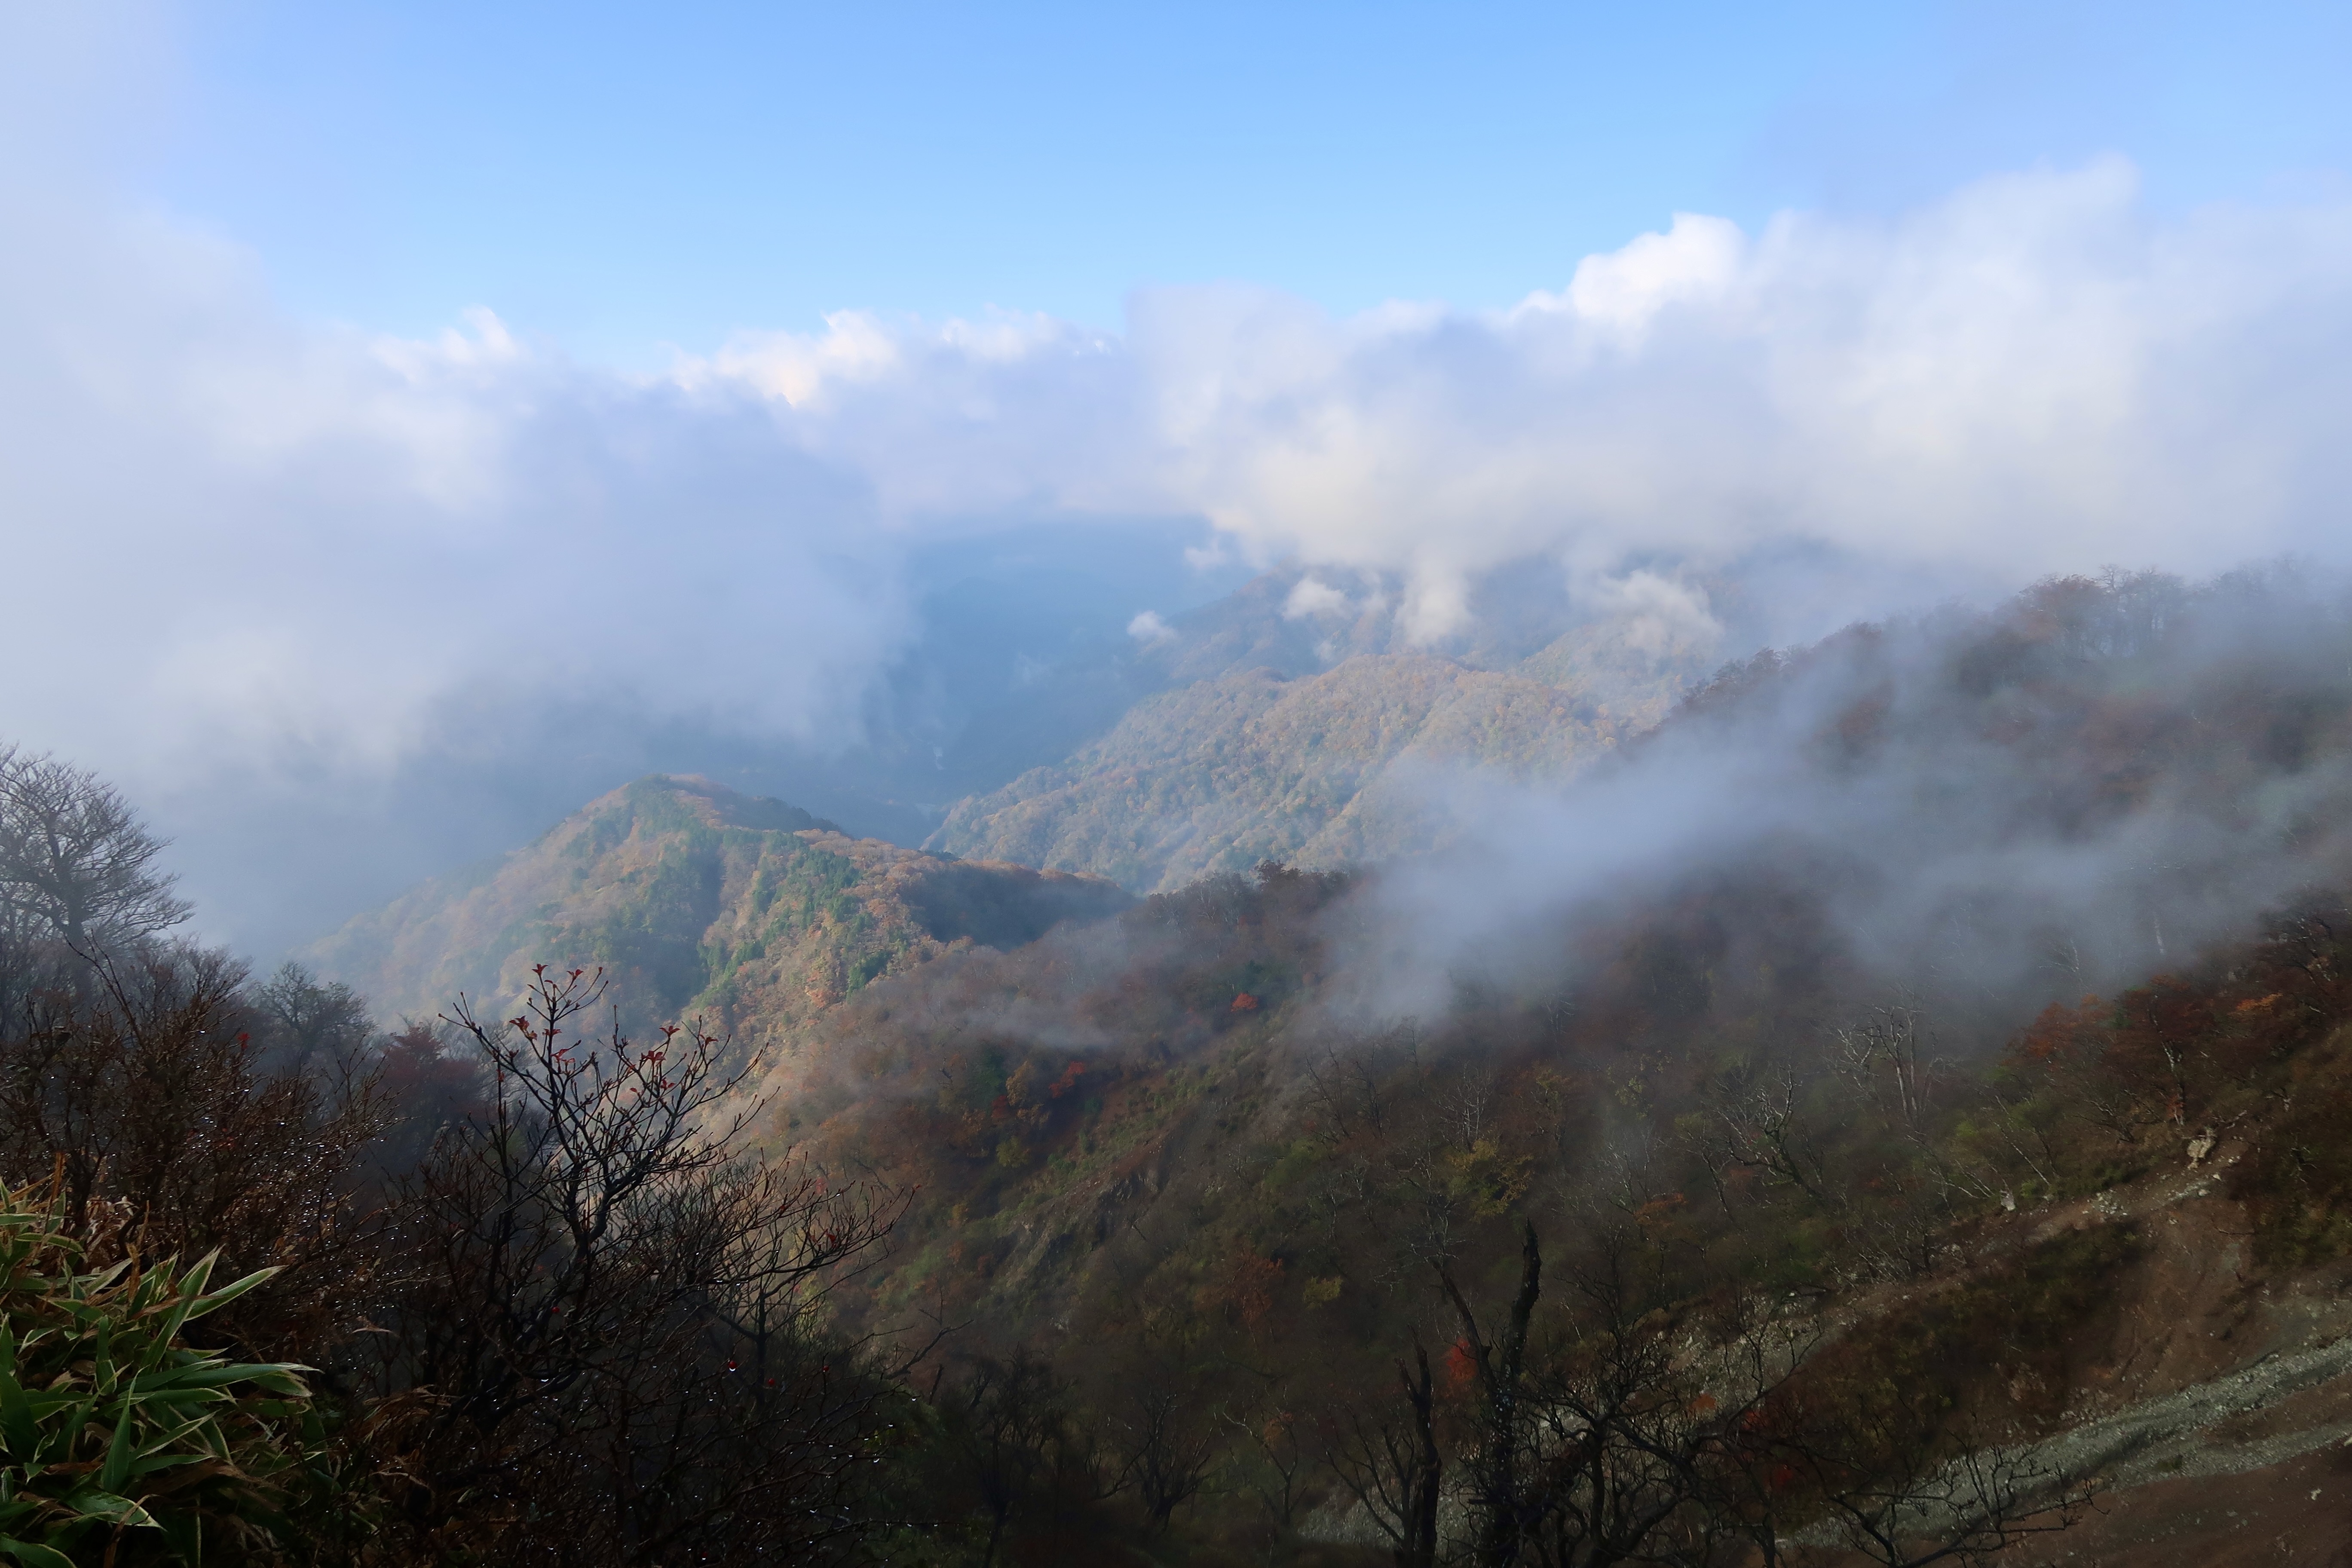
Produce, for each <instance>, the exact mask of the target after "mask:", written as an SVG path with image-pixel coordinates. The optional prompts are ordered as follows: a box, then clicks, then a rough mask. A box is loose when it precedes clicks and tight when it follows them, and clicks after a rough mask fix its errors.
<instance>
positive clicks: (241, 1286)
mask: <svg viewBox="0 0 2352 1568" xmlns="http://www.w3.org/2000/svg"><path fill="white" fill-rule="evenodd" d="M201 1267H202V1268H203V1270H204V1273H205V1275H206V1276H209V1275H210V1274H211V1272H212V1258H209V1257H207V1258H205V1261H204V1263H203V1264H202V1265H201ZM283 1272H284V1270H283V1269H282V1268H257V1269H255V1270H254V1271H253V1272H252V1273H250V1274H248V1275H247V1276H246V1277H245V1278H244V1279H239V1280H238V1281H236V1283H235V1284H233V1285H225V1286H223V1287H222V1288H221V1289H217V1290H215V1291H214V1292H213V1293H212V1294H211V1295H209V1296H198V1297H197V1298H196V1300H194V1302H192V1303H191V1304H190V1306H189V1308H188V1315H187V1317H186V1318H185V1319H184V1320H182V1321H185V1322H193V1321H195V1320H196V1319H198V1318H201V1317H203V1316H204V1315H205V1313H206V1312H210V1311H215V1310H218V1309H219V1308H222V1307H226V1306H227V1305H228V1304H229V1303H230V1302H231V1301H234V1300H236V1299H237V1298H238V1297H239V1296H242V1295H244V1294H245V1293H246V1292H247V1290H250V1289H253V1288H254V1287H255V1286H257V1285H259V1284H262V1283H264V1282H265V1281H267V1280H269V1279H275V1278H276V1277H277V1276H278V1275H279V1274H281V1273H283ZM191 1278H192V1279H194V1278H195V1277H194V1276H193V1275H192V1276H191ZM201 1288H202V1280H201V1279H198V1280H197V1283H196V1285H195V1286H194V1287H193V1288H192V1293H193V1290H194V1289H201Z"/></svg>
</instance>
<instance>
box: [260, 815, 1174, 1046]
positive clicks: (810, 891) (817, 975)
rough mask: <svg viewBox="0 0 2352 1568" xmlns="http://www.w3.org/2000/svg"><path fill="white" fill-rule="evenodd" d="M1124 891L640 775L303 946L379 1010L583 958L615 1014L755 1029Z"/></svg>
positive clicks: (484, 992)
mask: <svg viewBox="0 0 2352 1568" xmlns="http://www.w3.org/2000/svg"><path fill="white" fill-rule="evenodd" d="M1128 902H1129V900H1128V899H1127V897H1126V895H1124V894H1122V893H1121V892H1119V890H1118V889H1116V888H1114V887H1112V886H1110V885H1109V884H1108V883H1106V882H1102V881H1098V880H1096V879H1089V878H1084V877H1074V876H1068V875H1065V874H1062V873H1058V872H1040V871H1036V870H1033V869H1031V868H1027V867H1022V866H1005V865H992V864H986V863H982V862H972V861H959V860H955V859H952V858H941V857H939V856H934V855H926V854H923V853H921V852H919V851H917V850H911V849H903V848H900V847H898V846H896V845H891V844H885V843H882V842H880V841H878V840H874V839H853V838H849V837H845V836H844V835H843V834H842V833H841V832H839V831H838V830H837V829H835V827H834V826H833V825H832V824H830V823H827V822H823V821H820V820H819V819H817V818H815V817H813V816H810V815H809V814H808V813H807V812H804V811H802V810H800V809H798V808H797V807H794V806H791V805H785V804H784V803H783V802H782V801H776V800H764V799H755V798H753V797H751V796H746V795H738V794H736V793H735V792H733V791H731V790H728V789H725V788H723V787H721V786H719V785H717V784H711V783H709V781H708V780H703V779H698V778H677V777H668V776H664V775H656V776H653V777H650V778H645V779H640V780H638V781H637V782H636V783H635V784H629V785H627V786H625V787H624V788H622V789H618V790H615V791H614V792H613V793H612V794H610V795H605V796H604V797H603V798H602V799H599V800H596V801H593V802H591V803H590V804H589V805H586V806H584V807H583V808H582V809H581V810H580V811H578V812H576V813H574V814H573V815H572V816H570V817H567V818H566V819H565V820H564V821H563V822H562V823H560V824H558V825H557V826H555V827H553V828H551V830H549V831H548V832H547V833H546V834H545V835H543V836H541V837H540V838H539V839H538V840H537V841H536V842H535V843H533V844H531V845H530V846H528V847H524V848H522V849H519V850H517V851H515V852H514V853H513V854H511V855H509V856H506V857H504V858H501V859H499V860H498V861H496V862H493V863H490V864H488V865H485V866H481V867H478V868H475V869H474V871H473V872H472V873H471V874H469V875H460V876H457V877H449V878H443V879H438V880H436V881H432V882H428V883H426V884H425V885H424V886H422V887H420V888H418V889H415V890H414V891H412V892H409V893H407V894H404V896H402V897H401V898H399V899H397V900H394V901H393V902H392V903H391V904H389V905H387V906H385V907H384V908H383V909H382V910H377V911H375V912H373V913H371V914H367V915H362V916H361V917H360V918H359V919H357V920H354V921H352V922H351V923H350V924H349V925H347V926H345V927H344V928H343V929H342V930H341V931H337V932H335V933H334V934H333V935H332V936H330V937H328V938H326V939H325V940H324V941H322V942H319V943H317V944H316V945H315V946H314V947H313V948H312V949H311V950H310V952H309V953H308V954H307V955H306V956H307V958H308V959H309V961H310V963H313V964H314V965H315V966H316V967H317V968H318V969H319V970H320V972H321V973H325V974H326V975H328V976H330V977H331V978H334V979H338V980H341V981H343V982H345V983H347V984H351V985H352V987H354V988H355V989H357V990H358V991H360V992H361V993H362V994H364V995H366V996H367V997H368V998H369V999H370V1001H371V1002H372V1004H373V1006H374V1007H375V1009H376V1011H377V1013H378V1015H379V1016H387V1017H389V1016H412V1017H417V1018H423V1019H431V1018H434V1017H436V1016H439V1015H441V1014H442V1013H444V1012H445V1011H446V1009H447V1008H448V1007H449V1006H450V1005H451V1004H452V1002H453V1001H454V999H455V998H456V997H457V996H458V995H459V994H465V995H467V996H469V997H471V998H473V999H474V1001H475V1002H476V1004H477V1005H484V1006H487V1007H489V1008H493V1009H495V1008H498V1007H500V1006H502V1005H504V1004H505V1003H506V1002H507V1001H508V1000H509V998H511V997H512V996H513V995H514V994H517V993H518V992H519V991H520V989H521V987H522V985H523V984H524V983H525V981H526V980H527V979H528V975H529V970H530V965H531V964H533V963H549V964H552V965H569V964H583V965H590V966H598V967H602V968H604V969H605V970H606V971H608V972H609V973H610V974H611V975H612V977H613V980H614V995H615V996H616V997H617V998H619V999H621V1000H622V1001H623V1002H624V1003H625V1008H626V1015H627V1017H626V1022H627V1023H628V1024H629V1026H631V1027H632V1028H636V1029H642V1028H643V1027H644V1026H646V1024H647V1023H649V1022H651V1021H654V1020H656V1019H662V1020H666V1019H670V1018H677V1017H685V1016H696V1015H700V1016H706V1017H708V1018H709V1021H710V1022H711V1024H712V1025H713V1026H716V1027H718V1028H719V1029H720V1030H722V1031H730V1030H731V1031H734V1032H736V1033H739V1034H740V1035H741V1036H742V1037H743V1039H744V1041H745V1043H747V1044H765V1043H769V1042H772V1041H776V1040H781V1039H784V1038H787V1037H791V1035H792V1034H793V1031H794V1030H795V1029H797V1028H798V1027H799V1026H802V1025H803V1024H804V1023H805V1022H806V1021H807V1020H808V1019H809V1018H811V1017H813V1016H815V1015H816V1014H818V1013H820V1012H822V1011H824V1009H825V1008H827V1007H829V1006H832V1005H835V1004H836V1003H838V1002H839V1001H840V1000H841V999H842V998H844V997H845V996H847V995H851V994H855V993H856V991H858V990H859V989H860V988H861V987H863V986H865V985H867V984H871V983H872V982H873V981H875V980H876V979H878V978H880V977H881V976H883V975H886V974H895V973H903V972H904V971H906V970H907V969H908V968H910V967H912V966H913V965H915V964H917V963H921V962H922V961H923V960H924V959H926V958H929V957H932V956H934V955H936V954H939V953H941V952H948V951H950V949H952V948H954V947H956V946H957V945H959V944H962V945H966V946H969V945H971V944H973V943H980V944H982V945H993V946H1000V947H1010V946H1018V945H1020V944H1022V943H1024V942H1031V941H1034V939H1035V938H1037V937H1038V936H1040V935H1042V934H1044V932H1045V931H1046V930H1047V929H1048V928H1049V927H1051V926H1052V925H1053V924H1054V923H1055V922H1056V921H1062V920H1067V919H1092V918H1097V917H1099V916H1101V915H1104V914H1108V913H1112V912H1115V911H1116V910H1118V909H1120V908H1123V907H1124V906H1125V905H1126V904H1127V903H1128Z"/></svg>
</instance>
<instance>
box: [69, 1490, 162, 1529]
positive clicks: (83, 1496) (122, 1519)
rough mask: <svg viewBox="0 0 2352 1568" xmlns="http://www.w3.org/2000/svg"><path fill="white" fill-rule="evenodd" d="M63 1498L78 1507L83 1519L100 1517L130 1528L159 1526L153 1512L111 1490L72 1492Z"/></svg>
mask: <svg viewBox="0 0 2352 1568" xmlns="http://www.w3.org/2000/svg"><path fill="white" fill-rule="evenodd" d="M65 1503H66V1506H67V1507H68V1508H77V1509H79V1510H81V1513H82V1517H83V1518H85V1519H102V1520H105V1521H107V1522H109V1523H110V1524H119V1525H123V1526H126V1527H131V1528H142V1527H143V1528H145V1529H149V1530H153V1529H158V1528H160V1526H158V1525H157V1524H156V1523H155V1516H154V1515H153V1514H152V1513H149V1512H148V1511H147V1510H145V1509H143V1508H141V1507H140V1506H139V1505H138V1504H137V1503H135V1502H133V1501H131V1500H130V1499H129V1498H127V1497H117V1496H116V1495H115V1494H113V1493H112V1492H108V1491H90V1492H74V1493H72V1494H71V1495H69V1496H68V1497H67V1498H66V1499H65Z"/></svg>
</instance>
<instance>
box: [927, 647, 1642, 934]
mask: <svg viewBox="0 0 2352 1568" xmlns="http://www.w3.org/2000/svg"><path fill="white" fill-rule="evenodd" d="M1562 641H1563V643H1565V642H1566V641H1567V639H1562ZM1538 659H1543V660H1545V662H1546V663H1547V665H1548V667H1557V668H1558V676H1557V677H1556V679H1559V684H1553V683H1552V682H1551V681H1549V680H1545V679H1535V678H1533V677H1531V676H1528V675H1525V674H1520V673H1517V672H1514V671H1496V670H1486V669H1476V668H1469V667H1468V666H1465V665H1463V664H1460V663H1456V662H1454V661H1453V660H1451V659H1447V658H1437V657H1434V656H1432V655H1425V654H1366V655H1360V656H1358V657H1356V658H1349V659H1347V660H1345V661H1344V662H1342V663H1340V664H1339V665H1338V666H1336V667H1335V668H1330V669H1328V670H1324V671H1322V672H1321V673H1319V674H1315V675H1309V676H1303V677H1300V678H1297V679H1285V678H1284V677H1283V676H1282V675H1281V674H1280V673H1278V672H1277V671H1276V670H1273V669H1270V668H1249V669H1238V670H1233V671H1229V672H1227V673H1224V674H1222V675H1219V676H1216V677H1214V678H1213V679H1204V680H1201V681H1198V682H1195V683H1194V684H1192V685H1190V686H1186V687H1183V688H1181V689H1178V690H1174V691H1170V692H1164V693H1161V694H1160V695H1159V696H1156V697H1153V698H1150V699H1148V700H1145V701H1143V702H1141V703H1139V704H1138V705H1137V706H1136V707H1135V708H1133V709H1132V710H1129V712H1128V713H1127V714H1126V716H1125V717H1124V718H1122V719H1121V720H1120V721H1119V722H1118V725H1117V726H1116V727H1115V728H1114V729H1113V730H1112V731H1110V732H1109V733H1108V734H1107V735H1105V736H1103V737H1102V738H1101V739H1099V740H1097V741H1095V742H1090V743H1088V744H1087V746H1085V747H1083V748H1082V749H1080V750H1079V751H1078V752H1076V754H1075V755H1073V756H1071V757H1070V758H1069V759H1068V760H1067V761H1066V762H1064V763H1060V764H1059V765H1057V766H1055V767H1050V768H1037V769H1033V770H1031V771H1030V772H1028V773H1024V774H1023V775H1022V776H1021V777H1019V778H1017V779H1015V780H1014V781H1013V783H1011V784H1007V785H1005V786H1004V787H1003V788H1002V789H999V790H995V791H992V792H991V793H990V794H987V795H978V796H974V797H972V798H971V799H969V800H965V801H962V802H960V803H959V804H958V805H956V807H955V809H954V810H953V811H951V812H950V814H949V816H948V819H947V822H946V823H945V824H944V825H943V826H941V828H940V832H939V834H938V835H937V836H936V837H934V838H933V839H932V840H931V842H932V844H934V845H936V846H939V847H944V848H947V849H950V850H952V851H953V852H955V853H957V854H960V855H972V856H983V857H986V858H991V859H999V860H1013V861H1019V862H1022V863H1024V864H1026V865H1033V866H1050V867H1055V868H1062V869H1066V870H1073V871H1086V872H1091V873H1092V874H1094V875H1096V876H1099V877H1107V878H1109V879H1112V880H1113V881H1116V882H1118V883H1119V884H1120V885H1121V886H1123V887H1126V888H1128V889H1132V890H1134V891H1137V892H1150V891H1154V890H1160V889H1170V888H1175V887H1181V886H1182V885H1183V884H1185V883H1187V882H1190V881H1192V880H1194V879H1197V878H1200V877H1202V876H1206V875H1209V874H1211V873H1213V872H1218V871H1239V870H1245V869H1247V868H1249V867H1252V866H1255V864H1257V863H1258V862H1259V861H1261V860H1265V859H1269V858H1271V859H1276V860H1280V861H1283V862H1285V863H1286V864H1289V865H1296V866H1303V867H1331V866H1342V865H1352V864H1363V863H1368V862H1372V861H1378V860H1381V859H1386V858H1391V857H1393V856H1396V855H1400V854H1407V853H1411V852H1412V851H1415V850H1419V849H1423V848H1427V847H1431V846H1432V845H1433V844H1435V843H1439V842H1442V841H1443V840H1444V837H1445V833H1446V827H1447V823H1448V820H1449V816H1448V813H1447V811H1446V809H1445V806H1444V800H1443V795H1442V791H1441V790H1438V789H1436V788H1435V787H1434V785H1435V783H1436V778H1437V775H1439V774H1440V773H1444V772H1447V771H1450V770H1452V769H1454V768H1456V767H1460V766H1463V765H1469V766H1474V767H1477V768H1480V769H1486V770H1491V771H1493V772H1495V773H1500V774H1502V775H1505V776H1508V777H1511V778H1514V779H1546V780H1559V779H1566V778H1569V777H1571V776H1573V775H1574V774H1575V773H1578V772H1579V771H1580V770H1581V769H1582V768H1584V767H1585V766H1587V765H1588V764H1589V763H1591V762H1592V761H1593V760H1595V759H1596V758H1598V757H1600V756H1601V755H1603V754H1605V753H1606V752H1609V751H1610V750H1611V749H1612V748H1613V747H1615V746H1616V745H1617V744H1618V743H1619V742H1621V741H1622V740H1623V739H1625V738H1627V737H1628V736H1629V735H1631V734H1632V733H1633V732H1634V731H1637V730H1638V729H1640V728H1643V727H1646V724H1647V723H1649V722H1652V721H1654V719H1655V717H1656V715H1657V714H1658V713H1659V712H1661V711H1662V710H1663V709H1664V705H1665V701H1666V700H1668V696H1669V694H1670V693H1672V692H1673V691H1675V690H1678V689H1679V687H1680V681H1681V679H1683V677H1682V675H1681V671H1680V669H1679V668H1678V667H1675V666H1673V665H1672V664H1671V662H1670V661H1663V660H1662V661H1658V663H1657V664H1656V666H1655V667H1654V668H1651V669H1649V670H1648V672H1647V673H1648V682H1647V684H1646V685H1643V684H1641V683H1640V682H1638V681H1637V680H1636V679H1634V678H1633V676H1632V675H1631V674H1630V673H1626V672H1621V669H1620V666H1622V665H1623V664H1624V661H1623V660H1622V659H1621V660H1619V661H1618V663H1617V664H1615V665H1610V666H1608V667H1607V673H1608V675H1609V676H1610V677H1611V679H1610V680H1609V681H1608V683H1607V687H1606V694H1605V697H1604V698H1603V700H1593V696H1591V695H1588V694H1587V679H1586V678H1587V672H1588V671H1590V670H1591V669H1592V668H1594V667H1595V664H1596V661H1595V660H1594V659H1593V658H1591V657H1590V656H1589V655H1588V654H1587V653H1586V651H1585V650H1583V649H1581V648H1572V647H1559V649H1558V650H1557V651H1556V652H1555V651H1554V650H1551V649H1547V650H1546V653H1545V654H1543V655H1538ZM1594 695H1601V694H1600V693H1599V692H1597V691H1596V692H1595V693H1594ZM1609 699H1614V700H1613V701H1612V700H1609Z"/></svg>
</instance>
